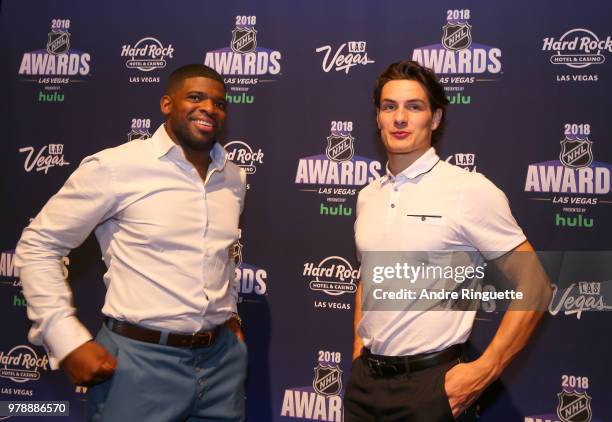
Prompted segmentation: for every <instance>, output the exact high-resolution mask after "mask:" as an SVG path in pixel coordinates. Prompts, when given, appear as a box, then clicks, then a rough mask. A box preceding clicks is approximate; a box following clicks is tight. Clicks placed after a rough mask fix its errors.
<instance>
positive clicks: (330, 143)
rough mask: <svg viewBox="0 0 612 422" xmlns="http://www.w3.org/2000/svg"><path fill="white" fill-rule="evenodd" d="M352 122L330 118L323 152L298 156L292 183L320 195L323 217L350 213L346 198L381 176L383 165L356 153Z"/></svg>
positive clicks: (303, 189) (350, 207)
mask: <svg viewBox="0 0 612 422" xmlns="http://www.w3.org/2000/svg"><path fill="white" fill-rule="evenodd" d="M352 132H353V122H352V121H332V122H331V133H330V134H329V136H327V138H326V141H327V142H326V144H325V154H318V155H312V156H309V157H304V158H300V159H299V161H298V166H297V171H296V174H295V184H296V185H300V186H303V187H302V188H301V189H299V190H300V191H302V192H312V193H316V194H317V195H320V196H321V197H322V200H323V202H320V201H321V199H319V200H317V205H318V208H319V214H320V215H322V216H330V217H335V216H345V217H350V216H352V215H353V206H354V205H353V204H351V203H349V201H348V199H349V198H350V199H352V200H353V202H354V197H355V195H357V192H358V189H357V188H358V187H362V186H365V185H366V184H368V183H370V182H372V181H373V180H376V179H377V178H379V177H380V175H381V174H380V173H381V169H382V164H381V163H380V162H379V161H377V160H373V159H370V158H366V157H361V156H359V155H356V154H355V138H354V137H353V136H352Z"/></svg>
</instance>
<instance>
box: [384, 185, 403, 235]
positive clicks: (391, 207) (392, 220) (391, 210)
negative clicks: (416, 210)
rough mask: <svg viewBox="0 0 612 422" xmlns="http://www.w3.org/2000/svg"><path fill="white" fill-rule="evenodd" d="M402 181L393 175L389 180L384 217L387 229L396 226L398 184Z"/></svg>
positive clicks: (398, 196) (398, 200) (398, 197)
mask: <svg viewBox="0 0 612 422" xmlns="http://www.w3.org/2000/svg"><path fill="white" fill-rule="evenodd" d="M401 184H402V182H401V180H400V179H399V178H397V177H394V178H393V179H391V180H390V181H389V189H390V192H389V201H388V203H387V218H386V219H385V223H386V227H387V229H392V228H393V227H396V223H397V219H398V215H399V209H400V207H399V205H400V186H401Z"/></svg>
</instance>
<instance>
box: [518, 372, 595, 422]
mask: <svg viewBox="0 0 612 422" xmlns="http://www.w3.org/2000/svg"><path fill="white" fill-rule="evenodd" d="M588 390H589V377H587V376H583V375H578V376H577V375H568V374H564V375H561V391H560V392H559V393H557V408H556V414H550V413H549V414H544V415H534V416H525V419H524V422H591V421H595V419H593V410H592V408H591V401H592V398H591V396H589V394H588Z"/></svg>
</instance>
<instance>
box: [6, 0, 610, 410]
mask: <svg viewBox="0 0 612 422" xmlns="http://www.w3.org/2000/svg"><path fill="white" fill-rule="evenodd" d="M0 7H1V9H0V19H1V24H0V39H1V40H2V45H3V46H2V48H1V49H0V54H1V63H2V65H1V66H0V86H1V92H3V94H2V95H3V98H4V100H3V101H2V112H1V113H0V116H1V117H0V119H1V120H0V121H1V122H2V126H1V131H2V142H1V146H2V154H1V155H0V163H1V164H0V172H1V175H2V184H3V188H2V202H1V203H2V230H1V231H0V252H1V255H0V257H1V258H0V283H1V285H0V312H1V313H0V319H1V321H2V335H1V337H0V400H17V399H19V400H69V401H70V402H71V407H70V416H69V418H68V419H69V420H75V421H77V420H78V421H81V420H84V408H85V405H84V400H85V398H84V397H85V396H84V389H82V388H78V387H77V388H75V387H74V386H71V385H70V384H69V382H68V380H67V378H66V376H65V375H64V374H63V373H62V372H60V371H51V370H50V368H49V363H48V359H47V357H46V355H45V353H44V350H43V349H42V348H41V347H39V346H33V345H31V344H29V343H28V340H27V331H28V328H29V321H28V319H27V316H26V301H25V299H24V297H23V295H22V293H21V286H20V281H19V274H18V272H17V271H16V270H15V268H14V265H13V262H14V261H13V260H14V250H15V245H16V242H17V240H18V239H19V236H20V233H21V231H22V229H23V227H24V226H26V225H27V224H28V222H29V220H30V218H32V217H34V216H35V215H36V214H37V212H38V211H39V210H40V208H41V207H42V206H43V205H44V203H45V202H46V201H47V199H48V198H49V197H50V196H51V195H52V194H53V193H55V192H56V191H57V190H58V189H59V188H60V187H61V186H62V184H63V183H64V181H65V180H66V178H67V177H68V175H69V174H70V173H71V172H72V171H74V170H75V168H76V167H77V166H78V164H79V162H80V160H81V159H82V158H83V157H85V156H87V155H90V154H92V153H94V152H96V151H99V150H101V149H104V148H107V147H112V146H115V145H118V144H121V143H124V142H129V141H130V140H133V139H136V138H143V137H149V136H150V135H151V134H152V133H153V132H154V131H155V129H156V128H157V127H158V126H159V125H160V124H161V123H162V121H163V120H162V115H161V113H160V111H159V98H160V97H161V95H162V91H163V87H164V81H165V79H166V77H167V76H168V75H169V73H170V72H171V70H173V69H174V68H176V67H178V66H181V65H183V64H187V63H205V64H207V65H209V66H211V67H214V68H215V69H217V70H218V71H219V72H220V73H221V74H222V75H223V76H224V78H225V81H226V84H227V87H228V92H227V99H228V101H229V103H230V105H229V110H230V111H229V118H228V129H227V131H226V135H225V146H226V148H227V150H228V151H229V153H230V157H231V159H232V160H233V161H234V162H235V163H236V164H238V165H239V166H241V167H243V168H244V169H245V170H246V172H247V174H248V178H247V182H248V192H247V205H246V208H245V210H244V214H243V216H242V233H243V236H242V240H241V243H242V249H241V256H240V258H241V264H240V267H239V269H238V270H237V276H238V277H239V279H240V286H241V287H240V290H241V292H240V301H241V302H240V305H239V308H240V312H241V314H242V316H243V318H244V320H245V323H244V327H245V331H246V335H247V342H248V345H249V349H250V369H249V371H250V372H249V378H248V389H247V412H248V413H247V419H248V420H249V421H264V422H266V421H291V420H321V421H341V420H342V418H343V413H342V412H343V410H342V395H343V393H344V389H345V386H346V382H347V380H348V375H349V373H350V362H351V348H352V319H353V307H354V305H353V302H354V293H355V289H356V282H357V278H358V271H359V266H358V263H357V261H356V257H355V247H354V244H353V222H354V219H355V201H356V197H357V194H358V192H359V190H360V189H361V188H363V187H364V186H365V185H366V184H367V183H369V182H370V181H371V180H373V179H375V178H377V177H379V176H380V175H381V174H383V172H384V166H385V157H384V151H382V150H381V147H380V141H379V140H378V138H377V134H376V127H375V122H374V109H373V105H372V100H371V91H372V88H373V84H374V80H375V78H376V76H377V75H378V74H379V73H380V72H381V71H382V70H383V69H384V68H385V67H386V66H387V65H388V64H389V63H391V62H394V61H398V60H401V59H414V60H417V61H419V62H421V63H423V64H425V65H426V66H428V67H431V68H433V69H434V70H435V71H436V73H437V74H438V75H439V77H440V80H441V82H442V83H443V84H444V86H445V88H446V90H447V93H448V98H449V99H450V102H451V105H450V107H449V110H448V127H447V133H446V135H445V137H444V139H443V140H442V143H441V144H440V145H439V146H438V152H439V154H440V156H441V157H442V158H443V159H445V160H446V161H448V162H450V163H452V164H455V165H458V166H461V167H464V168H465V170H466V171H478V172H481V173H483V174H485V175H486V176H487V177H488V178H490V179H491V180H493V181H494V182H495V183H496V184H497V185H498V186H499V187H500V188H501V189H502V190H504V192H506V194H507V196H508V198H509V200H510V203H511V207H512V209H513V212H514V215H515V217H516V219H517V220H518V222H519V224H520V225H521V226H522V227H523V229H524V231H525V233H526V234H527V237H528V238H529V239H530V241H531V242H532V243H533V245H534V246H535V247H536V249H538V250H547V251H559V252H558V253H557V254H556V255H555V256H557V258H558V262H557V264H558V266H557V267H558V268H561V271H560V274H561V273H563V274H562V276H561V275H560V276H559V278H558V279H555V280H554V282H555V295H554V297H553V300H552V302H551V304H550V307H549V312H548V315H547V316H546V318H545V320H544V322H543V324H542V325H541V327H540V328H539V329H538V331H537V332H536V334H535V336H534V338H533V339H532V341H531V342H530V344H529V345H528V347H527V349H526V350H525V351H524V352H523V353H522V354H521V355H520V356H519V357H518V358H517V359H516V360H515V361H514V362H513V364H512V366H511V367H510V368H509V369H508V370H507V371H506V372H505V373H504V375H503V376H502V378H501V379H500V380H499V381H498V382H496V383H495V384H493V385H492V387H491V388H490V389H489V390H488V391H487V392H486V394H485V395H484V396H483V398H482V403H481V406H482V420H483V421H524V422H535V421H563V422H567V421H569V422H581V421H600V422H601V421H612V406H611V405H610V398H611V397H612V386H611V385H610V384H611V382H612V381H611V379H610V378H611V377H610V375H611V374H612V370H611V369H612V361H611V359H610V357H609V356H610V355H609V353H610V352H609V351H610V348H611V346H612V341H611V340H610V327H611V326H612V314H610V313H608V312H604V311H605V310H609V309H610V306H612V298H610V296H606V295H605V294H604V293H605V290H606V283H605V281H606V280H605V276H604V280H602V279H601V277H599V274H600V273H601V272H600V271H598V268H593V265H591V264H589V263H588V262H586V261H583V260H581V259H577V258H576V256H578V257H580V254H578V255H576V254H575V253H574V254H567V253H563V251H594V250H606V249H612V248H610V244H609V242H610V238H611V237H612V231H611V228H612V218H611V216H612V195H611V193H610V169H611V166H612V164H611V163H612V119H611V118H610V110H612V100H611V98H612V95H611V93H612V26H611V25H610V23H611V22H612V4H610V3H608V2H604V1H583V2H577V1H573V0H562V1H561V0H560V1H554V2H552V1H546V2H544V1H541V2H537V1H527V0H517V1H514V2H509V1H508V2H491V1H476V0H473V1H469V0H465V1H437V2H416V1H412V2H411V1H380V2H375V1H371V2H365V1H329V2H327V1H322V0H312V1H304V2H295V1H294V2H288V1H280V0H262V1H257V2H239V1H223V2H218V3H216V2H204V1H176V2H170V1H167V2H164V1H129V2H120V1H107V2H79V1H74V0H57V1H49V2H41V1H32V0H20V1H17V0H13V1H8V0H5V1H3V2H2V3H1V6H0ZM339 142H342V145H345V146H346V147H347V148H350V152H351V153H350V154H349V153H347V154H345V157H346V159H345V160H343V161H337V160H331V159H330V151H329V149H328V146H330V145H336V144H338V143H339ZM571 151H574V153H570V152H571ZM334 158H336V157H334ZM138 159H139V157H134V160H138ZM177 224H180V222H179V221H177ZM65 264H66V268H67V271H68V275H69V280H70V283H71V285H72V288H73V290H74V292H75V302H76V304H77V307H78V312H79V317H80V318H81V319H82V320H83V321H84V322H85V323H86V325H87V326H88V327H89V328H90V329H91V330H92V331H93V332H96V331H97V329H98V327H99V326H100V323H101V317H100V313H99V309H100V307H101V304H102V302H103V298H104V285H103V283H102V274H103V272H104V266H103V263H102V261H101V259H100V251H99V248H98V246H97V243H96V241H95V239H94V238H93V237H90V238H89V239H88V240H87V241H86V242H85V243H84V244H83V245H82V246H81V247H79V248H78V249H76V250H74V251H73V252H72V253H71V254H70V256H68V257H66V258H65ZM332 268H333V270H330V269H332ZM563 268H569V270H567V271H563ZM482 308H483V309H482V312H481V314H480V315H479V317H478V320H477V324H476V326H475V329H474V333H473V336H472V340H471V342H470V351H471V352H472V353H474V354H477V353H478V351H479V350H482V349H483V348H484V347H485V346H486V344H487V343H488V341H489V340H490V339H491V337H492V336H493V334H494V332H495V329H496V327H497V324H498V322H499V320H500V317H501V313H499V312H497V310H496V304H495V303H494V302H489V303H486V304H483V306H482ZM323 375H328V378H327V380H328V381H329V380H331V381H332V382H331V384H330V385H325V387H324V388H323V383H321V382H319V381H320V377H322V376H323ZM568 403H575V405H576V408H577V409H580V411H578V412H574V414H569V413H567V412H566V413H561V414H560V412H559V410H558V409H559V407H560V406H561V405H563V406H565V405H567V404H568Z"/></svg>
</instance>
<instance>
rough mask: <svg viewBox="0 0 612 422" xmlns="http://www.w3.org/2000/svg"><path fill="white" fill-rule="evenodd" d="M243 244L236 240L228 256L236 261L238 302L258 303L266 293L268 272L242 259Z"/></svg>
mask: <svg viewBox="0 0 612 422" xmlns="http://www.w3.org/2000/svg"><path fill="white" fill-rule="evenodd" d="M243 250H244V246H243V245H242V243H240V241H236V243H234V245H233V246H232V249H231V251H230V256H231V257H232V258H233V259H234V261H235V262H236V281H237V282H238V302H239V303H243V302H254V303H259V302H261V301H262V300H263V297H264V296H266V295H267V294H268V272H267V271H266V270H265V269H263V268H260V267H258V266H256V265H253V264H249V263H246V262H244V261H243V259H242V251H243Z"/></svg>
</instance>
